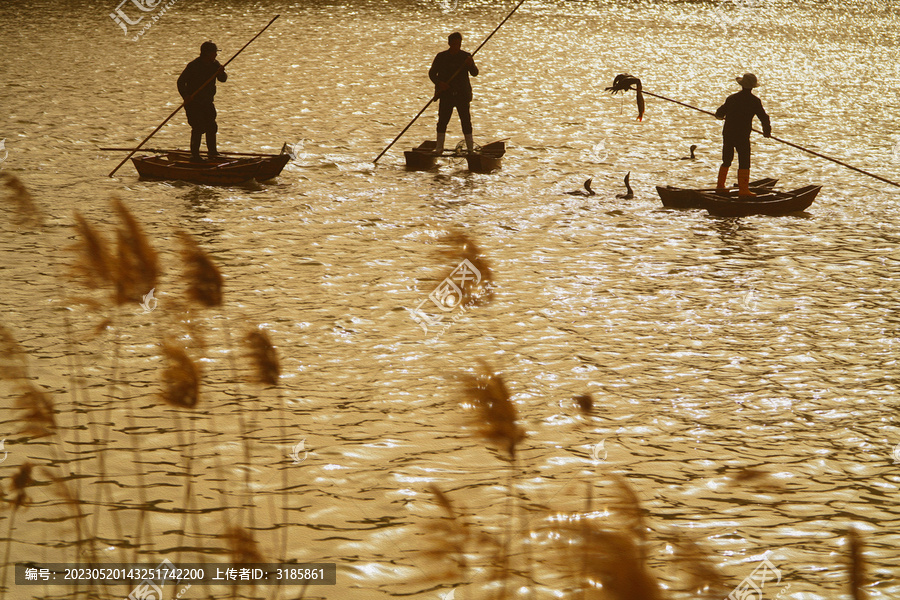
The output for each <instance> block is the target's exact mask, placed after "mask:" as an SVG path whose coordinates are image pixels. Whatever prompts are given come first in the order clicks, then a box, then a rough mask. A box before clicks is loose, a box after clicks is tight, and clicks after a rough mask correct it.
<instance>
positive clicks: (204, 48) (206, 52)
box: [200, 41, 219, 62]
mask: <svg viewBox="0 0 900 600" xmlns="http://www.w3.org/2000/svg"><path fill="white" fill-rule="evenodd" d="M218 53H219V49H218V48H217V47H216V45H215V44H213V43H212V42H209V41H207V42H203V43H202V44H200V56H201V57H202V58H205V59H206V60H208V61H210V62H212V61H214V60H216V54H218Z"/></svg>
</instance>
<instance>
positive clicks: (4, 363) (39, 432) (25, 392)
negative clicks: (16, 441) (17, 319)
mask: <svg viewBox="0 0 900 600" xmlns="http://www.w3.org/2000/svg"><path fill="white" fill-rule="evenodd" d="M25 356H26V355H25V351H24V350H23V349H22V346H20V345H19V343H18V342H17V341H16V339H15V337H14V336H13V334H12V332H10V331H9V329H7V328H6V327H4V326H3V325H0V378H2V379H6V380H7V381H9V382H10V383H12V384H13V385H14V386H15V388H16V392H15V394H16V395H15V407H16V408H18V409H20V410H24V411H25V414H24V415H23V416H22V421H23V427H22V433H23V434H25V435H31V436H34V437H44V436H48V435H53V434H54V433H55V432H56V416H55V410H54V408H53V401H52V400H51V398H50V396H49V395H48V394H47V393H46V392H44V391H43V390H42V389H41V388H40V387H38V386H37V385H35V384H34V383H32V382H31V380H30V379H29V377H28V364H27V362H26V360H25Z"/></svg>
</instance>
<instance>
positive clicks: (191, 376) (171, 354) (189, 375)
mask: <svg viewBox="0 0 900 600" xmlns="http://www.w3.org/2000/svg"><path fill="white" fill-rule="evenodd" d="M162 353H163V356H164V357H165V358H166V360H167V365H166V368H165V371H163V392H162V399H163V402H165V403H166V404H169V405H171V406H175V407H177V408H196V406H197V403H198V402H199V401H200V368H199V367H198V366H197V363H196V362H195V361H194V360H193V359H192V358H191V357H190V356H188V353H187V351H186V350H185V349H184V348H183V347H182V346H179V345H177V344H175V343H174V342H172V341H171V340H169V339H165V340H163V342H162Z"/></svg>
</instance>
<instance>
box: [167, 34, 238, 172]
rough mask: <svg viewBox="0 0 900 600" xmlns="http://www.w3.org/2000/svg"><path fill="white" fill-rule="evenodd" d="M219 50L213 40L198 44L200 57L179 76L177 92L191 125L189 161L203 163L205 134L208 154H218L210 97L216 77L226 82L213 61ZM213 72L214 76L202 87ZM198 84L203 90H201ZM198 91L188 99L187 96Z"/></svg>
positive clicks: (215, 127)
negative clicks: (201, 142)
mask: <svg viewBox="0 0 900 600" xmlns="http://www.w3.org/2000/svg"><path fill="white" fill-rule="evenodd" d="M218 53H219V49H218V48H216V45H215V44H213V43H212V42H203V44H201V46H200V56H198V57H197V58H195V59H194V60H192V61H191V62H189V63H188V65H187V66H186V67H185V68H184V71H182V72H181V76H180V77H179V78H178V93H179V94H181V97H182V98H184V100H185V105H184V112H185V113H187V120H188V124H190V126H191V160H193V161H196V162H203V159H202V158H201V157H200V141H201V140H202V139H203V134H206V149H207V150H208V151H209V157H210V158H215V157H216V156H218V155H219V153H218V151H217V150H216V132H217V131H218V130H219V126H218V125H216V107H215V105H214V104H213V98H214V97H215V95H216V79H218V80H219V81H225V80H227V79H228V74H227V73H225V68H224V67H223V66H222V65H221V64H220V63H219V61H217V60H216V54H218ZM213 75H215V79H213V80H212V81H210V82H209V84H208V85H206V86H204V85H203V84H204V83H206V82H207V81H208V80H209V79H210V78H211V77H212V76H213ZM201 87H202V88H203V89H201ZM197 90H200V91H199V92H198V93H197V95H196V96H194V98H193V99H192V100H190V102H188V99H189V98H191V96H192V95H193V94H194V92H197Z"/></svg>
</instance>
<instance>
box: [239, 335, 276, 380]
mask: <svg viewBox="0 0 900 600" xmlns="http://www.w3.org/2000/svg"><path fill="white" fill-rule="evenodd" d="M244 340H245V341H246V342H247V349H248V351H249V353H248V354H249V357H250V361H251V362H252V363H253V366H254V367H255V374H256V379H257V381H258V382H259V383H262V384H263V385H273V386H274V385H278V378H279V377H280V376H281V366H280V365H279V363H278V353H277V352H276V351H275V347H274V346H273V345H272V340H271V339H270V338H269V334H268V332H267V331H266V330H265V329H253V330H251V331H250V332H249V333H248V334H247V336H246V337H245V338H244Z"/></svg>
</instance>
